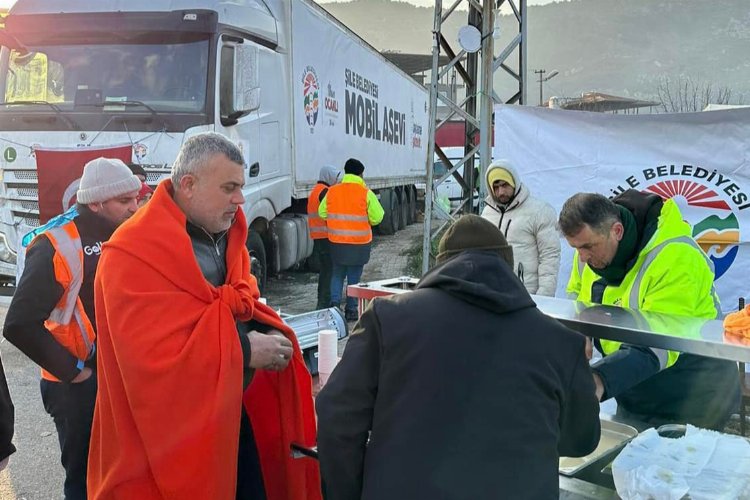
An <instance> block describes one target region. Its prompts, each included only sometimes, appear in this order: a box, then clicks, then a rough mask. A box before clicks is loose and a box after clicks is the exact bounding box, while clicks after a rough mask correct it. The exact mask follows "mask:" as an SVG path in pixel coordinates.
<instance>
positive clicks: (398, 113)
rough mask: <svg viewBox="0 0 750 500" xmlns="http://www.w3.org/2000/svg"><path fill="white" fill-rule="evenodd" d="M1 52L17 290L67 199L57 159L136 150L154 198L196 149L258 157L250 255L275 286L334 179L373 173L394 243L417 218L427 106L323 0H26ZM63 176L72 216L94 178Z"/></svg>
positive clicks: (10, 253) (5, 189)
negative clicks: (207, 146)
mask: <svg viewBox="0 0 750 500" xmlns="http://www.w3.org/2000/svg"><path fill="white" fill-rule="evenodd" d="M0 42H1V43H2V45H3V48H2V51H0V151H1V152H2V158H1V159H0V174H1V175H2V182H0V198H1V199H2V205H1V208H0V277H2V279H4V280H5V281H7V282H9V281H12V280H13V279H14V277H15V267H16V266H15V263H16V260H17V255H18V252H19V251H23V250H22V249H20V248H19V246H20V243H19V242H20V239H21V237H22V236H23V234H25V233H26V232H28V231H30V230H31V229H33V228H34V227H37V226H38V225H39V224H40V203H39V201H40V197H42V199H43V200H44V197H45V196H50V195H49V194H48V193H50V192H52V191H54V190H52V191H51V190H50V189H47V186H46V184H45V183H49V182H51V181H50V180H49V179H48V177H49V175H51V174H47V173H46V170H45V174H44V176H41V177H40V176H39V175H38V173H39V172H41V170H38V166H40V165H38V163H39V162H38V159H39V157H40V156H41V152H44V151H53V152H62V153H65V152H72V153H75V152H80V151H87V150H92V149H97V148H98V149H100V150H102V151H106V150H107V148H110V147H112V148H117V147H120V148H122V147H129V148H131V150H132V153H127V154H130V156H131V157H130V160H131V161H133V162H135V163H139V164H141V165H142V166H143V167H144V168H145V170H146V172H147V173H148V176H147V177H148V179H147V181H148V182H149V183H150V184H156V183H158V182H159V181H160V180H162V179H164V178H166V177H167V176H168V175H169V172H170V168H171V165H172V162H173V160H174V158H175V156H176V154H177V152H178V150H179V148H180V146H181V144H182V143H183V142H184V140H185V139H186V138H187V137H189V136H191V135H194V134H197V133H200V132H205V131H216V132H220V133H222V134H224V135H226V136H227V137H229V138H230V139H231V140H233V141H235V142H236V143H237V144H238V145H239V146H240V148H241V149H242V152H243V155H244V157H245V162H246V178H245V181H246V184H245V187H244V195H245V198H246V202H245V205H244V207H243V209H244V212H245V215H246V216H247V220H248V223H249V226H250V232H249V237H248V241H247V246H248V249H249V250H250V253H251V257H252V261H253V273H254V274H256V276H257V277H258V278H259V281H260V282H261V283H264V282H265V278H266V276H267V275H268V274H269V273H271V274H273V273H276V272H279V271H282V270H284V269H288V268H290V267H292V266H295V265H296V264H299V263H300V262H302V261H303V260H304V259H305V258H306V257H308V256H309V255H310V252H311V250H312V242H311V240H310V239H309V237H308V232H307V222H306V218H305V217H304V215H303V214H304V213H305V207H306V197H307V196H308V194H309V192H310V190H311V189H312V187H313V186H314V185H315V183H316V181H317V177H318V171H319V170H320V167H321V166H323V165H332V166H334V167H336V168H339V169H342V168H343V164H344V162H345V161H346V159H347V158H349V157H356V158H358V159H360V160H361V161H362V162H363V163H364V164H365V166H366V170H365V180H366V182H367V184H368V186H369V187H370V188H371V189H373V190H374V191H375V192H376V193H377V194H378V196H379V198H380V200H381V203H382V204H383V206H384V208H385V211H386V215H385V219H384V222H383V223H382V224H381V225H380V229H381V232H384V233H386V234H391V233H393V232H394V231H396V230H397V229H399V228H400V227H402V226H404V225H406V224H407V223H410V222H412V221H414V219H415V217H416V188H415V186H414V185H415V183H418V182H420V181H421V182H424V178H425V165H426V160H427V158H426V156H427V132H428V123H427V121H428V110H427V106H428V93H427V91H426V90H425V89H424V88H423V87H422V86H421V85H419V84H418V83H416V82H415V81H414V80H412V79H411V78H410V77H409V76H408V75H407V74H405V73H403V72H402V71H401V70H399V69H398V68H397V67H395V66H394V65H393V64H392V63H390V62H389V61H387V60H386V59H385V58H384V57H382V56H381V55H380V54H379V53H378V52H377V51H376V50H375V49H373V48H372V47H370V46H369V45H368V44H366V43H365V42H364V41H363V40H362V39H360V38H359V37H358V36H356V35H355V34H354V33H353V32H351V31H350V30H349V29H347V28H346V27H345V26H344V25H342V24H341V23H340V22H338V21H337V20H336V19H334V18H333V17H332V16H330V15H329V14H328V13H327V12H326V11H325V10H324V9H322V8H321V7H319V6H318V5H317V4H315V3H313V2H312V1H309V0H291V1H290V0H233V1H231V2H230V1H222V0H131V1H128V2H124V1H122V0H66V1H65V2H58V1H56V0H18V2H17V3H16V4H15V5H14V6H13V7H12V9H11V10H10V14H9V15H8V17H7V18H6V19H5V28H4V30H2V31H0ZM54 166H55V165H52V167H53V168H52V169H50V170H49V171H50V172H55V174H54V175H58V176H59V178H57V180H56V181H54V182H57V183H58V184H59V183H63V184H64V185H65V186H67V187H68V189H66V190H64V191H66V192H67V193H68V195H67V196H60V195H57V196H58V197H61V198H62V199H61V200H57V199H55V200H52V201H53V202H54V203H57V204H59V212H58V213H60V212H63V211H64V210H65V209H66V208H67V207H68V206H69V205H70V204H71V203H73V201H74V199H73V198H72V196H71V195H70V193H71V192H74V191H75V186H76V183H77V182H78V179H79V177H80V167H81V166H80V165H79V166H78V168H77V170H76V172H75V173H73V174H72V178H71V173H70V172H68V173H67V175H68V178H66V177H65V175H66V172H64V171H61V170H62V169H61V168H58V171H55V170H54ZM45 168H47V167H45ZM43 177H44V178H43ZM58 188H59V186H58ZM58 190H59V189H58ZM46 202H49V200H46ZM45 218H46V216H45V214H44V213H43V211H42V217H41V222H44V220H45Z"/></svg>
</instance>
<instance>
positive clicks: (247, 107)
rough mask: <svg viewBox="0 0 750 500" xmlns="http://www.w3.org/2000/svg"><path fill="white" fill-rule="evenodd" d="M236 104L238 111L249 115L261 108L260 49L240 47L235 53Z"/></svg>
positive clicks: (246, 46) (247, 46)
mask: <svg viewBox="0 0 750 500" xmlns="http://www.w3.org/2000/svg"><path fill="white" fill-rule="evenodd" d="M234 82H235V84H234V104H235V108H236V111H242V112H243V113H249V112H250V111H255V110H256V109H258V108H260V86H259V85H258V49H257V48H256V47H251V46H249V45H238V46H237V47H236V48H235V51H234Z"/></svg>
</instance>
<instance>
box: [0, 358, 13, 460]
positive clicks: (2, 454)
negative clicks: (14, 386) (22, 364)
mask: <svg viewBox="0 0 750 500" xmlns="http://www.w3.org/2000/svg"><path fill="white" fill-rule="evenodd" d="M13 422H14V408H13V401H11V400H10V391H8V382H7V381H6V380H5V370H3V363H2V361H0V462H2V461H3V460H5V459H6V458H8V457H9V456H10V455H11V454H13V452H15V451H16V447H15V446H13V442H12V441H13Z"/></svg>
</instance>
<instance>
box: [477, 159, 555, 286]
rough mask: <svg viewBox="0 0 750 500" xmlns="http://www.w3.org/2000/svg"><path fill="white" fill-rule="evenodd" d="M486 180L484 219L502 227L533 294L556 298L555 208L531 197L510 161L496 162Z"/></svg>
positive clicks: (490, 167)
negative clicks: (486, 192)
mask: <svg viewBox="0 0 750 500" xmlns="http://www.w3.org/2000/svg"><path fill="white" fill-rule="evenodd" d="M485 181H486V183H487V191H488V192H489V194H488V195H487V198H485V200H484V201H485V206H484V210H482V217H484V218H485V219H487V220H488V221H490V222H491V223H492V224H494V225H495V227H497V228H499V229H500V231H501V232H502V233H503V235H505V239H507V240H508V244H510V245H511V246H512V247H513V258H514V261H515V267H514V272H515V273H516V275H517V276H518V277H519V278H520V279H521V281H522V282H523V284H524V286H526V290H528V291H529V293H532V294H536V295H546V296H549V297H553V296H554V295H555V289H556V288H557V273H558V271H559V269H560V236H559V235H558V233H557V229H556V227H557V226H556V223H557V220H556V219H557V216H556V214H555V209H553V208H552V206H551V205H550V204H549V203H547V202H545V201H542V200H540V199H539V198H535V197H533V196H531V193H530V192H529V188H527V187H526V185H525V184H524V183H523V182H521V178H520V177H519V175H518V173H517V172H516V170H515V168H513V166H512V165H511V164H510V163H509V162H508V160H496V161H494V162H492V164H491V165H490V166H489V168H488V169H487V175H486V176H485Z"/></svg>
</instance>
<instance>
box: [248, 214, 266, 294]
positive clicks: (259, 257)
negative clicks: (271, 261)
mask: <svg viewBox="0 0 750 500" xmlns="http://www.w3.org/2000/svg"><path fill="white" fill-rule="evenodd" d="M245 246H246V247H247V251H248V253H249V254H250V272H251V273H252V274H253V276H255V279H256V280H257V281H258V288H259V289H260V294H261V295H263V291H264V290H265V288H266V276H267V275H268V267H267V266H266V247H265V245H264V244H263V238H261V237H260V234H258V233H257V232H256V231H255V230H253V229H252V228H251V229H250V231H249V233H248V235H247V243H246V244H245Z"/></svg>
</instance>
